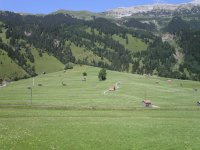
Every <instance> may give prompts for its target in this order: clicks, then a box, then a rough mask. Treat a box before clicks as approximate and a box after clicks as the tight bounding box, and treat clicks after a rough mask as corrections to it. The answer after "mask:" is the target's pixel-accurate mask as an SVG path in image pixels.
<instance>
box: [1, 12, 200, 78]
mask: <svg viewBox="0 0 200 150" xmlns="http://www.w3.org/2000/svg"><path fill="white" fill-rule="evenodd" d="M167 20H169V22H168V23H167V24H166V25H165V26H164V27H163V28H162V29H161V30H160V28H161V26H162V25H163V24H165V23H163V22H164V21H165V22H166V20H164V21H163V20H161V19H159V18H154V20H152V21H150V22H148V21H146V22H145V21H144V18H143V19H142V18H141V19H140V18H137V19H134V18H132V19H131V18H127V19H126V18H124V19H122V20H110V19H106V18H96V17H93V19H89V20H83V19H77V18H74V17H72V16H71V15H68V14H67V13H66V12H65V13H54V14H50V15H44V16H42V15H40V16H36V15H20V14H16V13H12V12H0V49H1V51H2V52H3V54H4V55H6V56H7V57H8V58H9V59H10V60H9V61H11V62H12V63H13V64H15V65H16V66H17V68H19V69H18V70H19V72H20V73H17V74H20V76H19V75H18V76H16V75H15V74H13V73H10V74H9V75H8V73H7V74H3V73H1V77H0V78H5V76H6V77H8V78H9V79H11V80H13V79H15V80H17V79H19V78H26V77H30V76H35V75H37V74H40V73H44V72H47V73H48V72H54V71H58V70H62V69H64V65H66V64H68V63H69V62H70V63H75V64H86V65H91V66H98V67H103V68H107V69H110V70H116V71H127V72H132V73H139V74H152V75H159V76H164V77H173V78H181V79H192V80H200V78H199V75H198V74H199V69H198V67H199V61H198V60H200V59H199V55H198V53H199V49H198V48H197V47H196V46H198V44H197V43H194V42H198V40H197V37H198V35H196V33H198V32H196V31H197V30H198V28H199V27H200V25H199V21H198V20H194V19H193V20H189V21H185V20H182V18H181V17H174V18H172V19H169V18H168V19H167ZM159 26H160V27H159ZM158 27H159V28H158ZM159 30H160V31H159ZM184 30H186V31H188V32H190V31H191V32H190V34H191V35H190V36H193V35H194V36H193V45H195V47H194V46H192V45H191V43H189V42H188V41H189V40H188V39H187V38H188V37H187V36H185V35H186V34H188V32H182V31H184ZM165 33H170V34H172V35H174V39H173V42H175V43H176V44H177V45H178V47H179V48H180V49H182V50H181V51H180V50H179V51H178V50H177V48H176V46H174V45H173V44H171V43H170V42H169V41H167V40H163V39H162V35H163V34H165ZM191 39H192V38H191ZM185 40H187V43H185ZM196 44H197V45H196ZM188 48H189V49H188ZM196 51H197V55H195V53H196ZM178 52H179V53H181V54H182V55H184V60H183V62H181V63H180V61H179V59H177V53H178ZM194 55H195V56H194ZM0 58H2V57H0ZM191 59H192V60H193V61H191ZM1 62H2V64H4V65H1V68H4V70H5V68H6V65H5V64H6V61H5V60H1ZM193 63H195V67H194V66H193ZM1 70H3V69H1Z"/></svg>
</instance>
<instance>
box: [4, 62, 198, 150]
mask: <svg viewBox="0 0 200 150" xmlns="http://www.w3.org/2000/svg"><path fill="white" fill-rule="evenodd" d="M99 70H100V68H94V67H88V66H82V67H80V66H75V68H74V69H72V70H67V71H66V72H63V71H61V72H57V73H50V74H46V75H40V76H37V77H35V79H34V86H33V87H32V88H33V100H32V101H33V105H32V106H29V105H30V90H28V89H27V87H29V86H32V84H33V80H32V79H26V80H20V81H17V82H13V83H12V84H10V85H8V86H7V87H5V88H1V89H0V107H1V109H0V127H1V128H0V137H1V140H0V147H1V148H2V149H12V148H15V149H24V148H25V147H26V148H28V149H87V150H88V149H113V150H116V149H119V150H120V149H141V150H142V149H150V150H151V149H152V150H153V149H178V150H179V149H180V150H183V149H198V147H199V146H200V145H199V142H198V141H199V138H198V135H199V134H200V131H199V130H198V129H199V124H200V121H199V119H198V118H199V111H200V109H199V107H198V106H196V101H197V100H199V99H200V83H199V82H193V81H182V80H172V82H171V83H169V82H167V80H168V79H166V78H158V77H146V76H139V75H131V74H127V73H119V72H113V71H107V80H106V81H103V82H100V81H99V80H98V78H97V76H98V72H99ZM84 71H86V72H87V74H88V76H87V81H82V79H83V77H82V72H84ZM116 82H120V83H121V84H120V85H119V89H117V90H116V91H115V92H106V93H105V91H106V90H108V88H109V87H110V86H112V85H114V84H115V83H116ZM62 83H65V84H66V86H62ZM38 84H42V86H38ZM180 85H182V86H180ZM194 89H197V91H195V90H194ZM145 97H146V99H150V100H151V101H152V103H153V104H154V105H156V106H158V107H160V108H144V107H143V106H142V103H141V101H142V100H144V99H145ZM52 135H53V136H52Z"/></svg>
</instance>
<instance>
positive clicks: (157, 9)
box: [106, 0, 200, 18]
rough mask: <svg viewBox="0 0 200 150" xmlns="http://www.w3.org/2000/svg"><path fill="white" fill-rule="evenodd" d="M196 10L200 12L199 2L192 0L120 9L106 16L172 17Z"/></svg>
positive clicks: (198, 0)
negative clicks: (146, 15)
mask: <svg viewBox="0 0 200 150" xmlns="http://www.w3.org/2000/svg"><path fill="white" fill-rule="evenodd" d="M196 9H198V11H199V12H200V0H194V1H192V2H190V3H183V4H152V5H143V6H134V7H120V8H116V9H112V10H108V11H107V12H106V14H107V16H112V17H115V18H122V17H127V16H133V15H138V14H149V15H161V16H163V15H164V16H166V15H173V14H177V13H181V14H182V13H193V11H195V13H196Z"/></svg>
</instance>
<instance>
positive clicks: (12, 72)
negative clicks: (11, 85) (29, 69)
mask: <svg viewBox="0 0 200 150" xmlns="http://www.w3.org/2000/svg"><path fill="white" fill-rule="evenodd" d="M25 77H28V74H27V73H26V72H25V71H24V70H23V69H22V68H21V67H20V66H18V65H17V64H16V63H15V62H14V61H13V60H12V59H10V57H8V55H7V53H6V52H5V51H3V50H1V49H0V79H4V80H17V79H21V78H25Z"/></svg>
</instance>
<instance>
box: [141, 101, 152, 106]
mask: <svg viewBox="0 0 200 150" xmlns="http://www.w3.org/2000/svg"><path fill="white" fill-rule="evenodd" d="M142 102H143V105H144V107H152V103H151V101H150V100H144V101H142Z"/></svg>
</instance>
